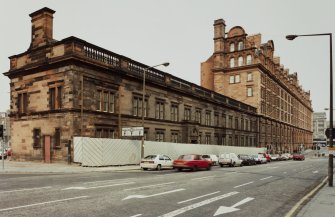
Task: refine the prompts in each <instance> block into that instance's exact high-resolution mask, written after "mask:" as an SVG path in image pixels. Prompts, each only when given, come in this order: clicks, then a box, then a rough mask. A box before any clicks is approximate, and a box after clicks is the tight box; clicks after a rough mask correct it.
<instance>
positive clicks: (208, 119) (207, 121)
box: [205, 111, 211, 126]
mask: <svg viewBox="0 0 335 217" xmlns="http://www.w3.org/2000/svg"><path fill="white" fill-rule="evenodd" d="M205 125H207V126H210V125H211V111H206V114H205Z"/></svg>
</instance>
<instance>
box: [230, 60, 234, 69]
mask: <svg viewBox="0 0 335 217" xmlns="http://www.w3.org/2000/svg"><path fill="white" fill-rule="evenodd" d="M233 67H235V60H234V58H231V59H230V68H233Z"/></svg>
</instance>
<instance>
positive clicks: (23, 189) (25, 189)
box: [0, 186, 51, 194]
mask: <svg viewBox="0 0 335 217" xmlns="http://www.w3.org/2000/svg"><path fill="white" fill-rule="evenodd" d="M47 188H51V186H46V187H41V188H22V189H16V190H10V191H0V194H1V193H11V192H20V191H34V190H39V189H47Z"/></svg>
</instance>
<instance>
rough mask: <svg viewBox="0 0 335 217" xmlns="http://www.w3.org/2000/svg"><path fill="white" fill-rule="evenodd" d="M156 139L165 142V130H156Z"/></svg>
mask: <svg viewBox="0 0 335 217" xmlns="http://www.w3.org/2000/svg"><path fill="white" fill-rule="evenodd" d="M156 141H157V142H164V130H156Z"/></svg>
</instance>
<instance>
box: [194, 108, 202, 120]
mask: <svg viewBox="0 0 335 217" xmlns="http://www.w3.org/2000/svg"><path fill="white" fill-rule="evenodd" d="M195 121H196V122H198V123H201V109H196V110H195Z"/></svg>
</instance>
